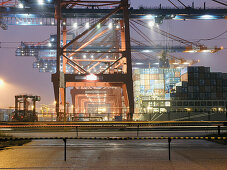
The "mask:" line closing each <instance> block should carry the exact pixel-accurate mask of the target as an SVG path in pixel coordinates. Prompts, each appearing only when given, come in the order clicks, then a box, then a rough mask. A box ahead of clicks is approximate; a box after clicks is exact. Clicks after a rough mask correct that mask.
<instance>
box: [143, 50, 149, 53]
mask: <svg viewBox="0 0 227 170" xmlns="http://www.w3.org/2000/svg"><path fill="white" fill-rule="evenodd" d="M142 52H143V53H149V52H151V51H150V50H143V51H142Z"/></svg>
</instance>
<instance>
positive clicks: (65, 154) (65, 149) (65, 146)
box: [63, 138, 66, 161]
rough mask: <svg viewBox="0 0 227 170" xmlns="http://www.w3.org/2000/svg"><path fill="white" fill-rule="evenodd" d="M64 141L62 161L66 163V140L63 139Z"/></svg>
mask: <svg viewBox="0 0 227 170" xmlns="http://www.w3.org/2000/svg"><path fill="white" fill-rule="evenodd" d="M63 141H64V151H65V152H64V160H65V161H66V138H63Z"/></svg>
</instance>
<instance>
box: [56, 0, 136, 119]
mask: <svg viewBox="0 0 227 170" xmlns="http://www.w3.org/2000/svg"><path fill="white" fill-rule="evenodd" d="M77 3H78V2H76V1H58V3H57V5H56V19H57V71H56V73H55V74H52V82H53V85H54V93H55V100H56V113H57V117H58V120H66V114H65V113H66V102H65V101H66V100H65V99H66V88H67V87H75V88H77V89H86V88H93V89H96V90H99V89H100V88H113V89H116V91H119V88H121V89H122V93H123V96H124V101H125V102H124V103H125V106H126V108H128V110H127V120H132V116H133V113H134V97H133V81H132V62H131V46H130V32H129V12H128V8H129V4H128V0H122V1H83V3H85V4H86V5H88V6H89V5H91V4H92V5H94V4H96V5H97V6H99V5H101V6H108V5H114V6H115V9H114V10H113V11H112V12H111V13H109V14H107V15H106V16H104V17H103V18H101V19H99V20H98V21H95V22H94V23H93V25H91V26H90V27H89V28H87V29H86V30H85V31H84V32H82V33H81V34H79V35H77V36H76V37H75V38H74V39H73V40H71V41H70V42H68V43H66V36H67V26H66V25H65V24H64V22H66V20H67V18H63V16H62V15H61V11H62V9H63V8H65V6H68V5H78V4H77ZM118 11H122V19H120V20H115V21H112V23H110V24H114V23H117V24H119V25H120V27H119V28H116V30H115V31H114V34H115V37H113V38H115V44H113V45H112V46H109V48H110V49H109V50H108V51H102V52H97V51H89V52H86V53H92V54H94V61H93V60H91V62H90V65H91V66H92V67H87V66H86V65H83V58H82V56H81V55H80V53H84V51H82V49H83V48H85V47H86V46H88V45H89V44H91V43H92V42H93V41H94V40H96V39H98V38H99V37H101V36H102V35H103V34H105V33H106V32H108V30H109V29H110V28H105V26H104V24H105V23H107V22H108V21H109V20H110V17H111V16H112V15H113V14H115V13H116V12H118ZM61 26H62V30H61ZM61 31H62V33H63V37H62V38H63V46H61ZM117 34H119V35H120V36H119V37H118V36H117ZM87 35H88V36H87ZM86 36H87V37H86ZM83 38H84V39H83ZM81 39H83V41H82V42H83V43H82V44H80V43H78V42H79V41H80V40H81ZM85 40H86V41H85ZM78 44H79V46H80V47H79V48H75V46H77V45H78ZM106 45H107V44H106ZM103 54H110V55H111V54H112V57H111V63H110V62H107V61H106V59H103ZM113 54H114V55H115V57H113V56H114V55H113ZM61 60H62V63H63V64H62V70H61V67H60V64H61ZM66 64H68V65H70V66H71V67H73V68H74V69H75V72H74V73H73V74H66ZM102 65H104V66H105V67H102V68H100V69H99V70H98V72H95V73H90V72H91V68H95V67H97V66H102ZM116 70H117V71H116ZM119 95H120V96H122V95H121V94H119ZM60 97H61V102H62V104H63V105H64V115H62V114H61V113H60V111H59V102H60ZM119 103H121V102H119ZM73 105H74V107H76V105H75V103H73ZM119 108H120V106H119ZM120 113H122V112H120Z"/></svg>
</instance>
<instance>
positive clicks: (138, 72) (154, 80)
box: [133, 68, 180, 99]
mask: <svg viewBox="0 0 227 170" xmlns="http://www.w3.org/2000/svg"><path fill="white" fill-rule="evenodd" d="M133 82H134V95H135V96H149V97H151V98H153V99H165V93H166V92H170V91H172V90H173V87H174V86H175V84H176V83H178V82H180V69H174V68H169V69H162V68H149V69H135V70H134V72H133Z"/></svg>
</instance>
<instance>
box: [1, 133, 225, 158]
mask: <svg viewBox="0 0 227 170" xmlns="http://www.w3.org/2000/svg"><path fill="white" fill-rule="evenodd" d="M70 139H71V140H72V139H75V140H76V139H77V140H78V139H83V140H168V155H169V160H171V146H170V144H171V141H172V140H173V139H174V140H176V139H177V140H201V139H202V140H204V139H205V140H227V137H194V136H190V137H181V136H179V137H178V136H174V137H44V138H43V137H40V138H37V137H36V138H26V137H25V138H17V137H2V138H0V142H1V141H11V140H63V141H64V160H65V161H66V151H67V150H66V147H67V140H70Z"/></svg>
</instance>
